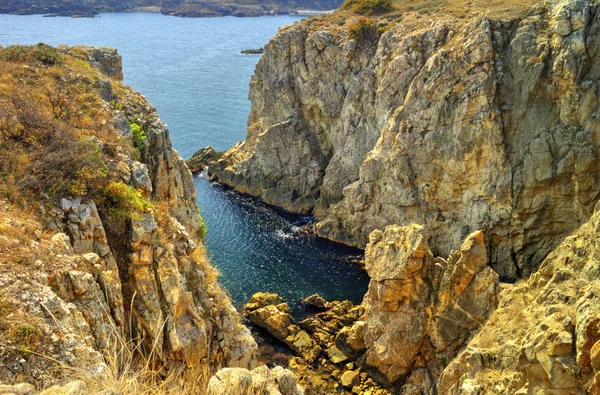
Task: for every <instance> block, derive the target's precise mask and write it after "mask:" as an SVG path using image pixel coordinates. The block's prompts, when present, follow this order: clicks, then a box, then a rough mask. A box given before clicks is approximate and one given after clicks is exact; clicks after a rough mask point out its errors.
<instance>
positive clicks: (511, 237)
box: [210, 0, 600, 280]
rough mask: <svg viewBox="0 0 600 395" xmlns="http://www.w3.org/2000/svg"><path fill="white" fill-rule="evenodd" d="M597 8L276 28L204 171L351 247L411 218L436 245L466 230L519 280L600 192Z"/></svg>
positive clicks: (562, 4)
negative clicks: (352, 33)
mask: <svg viewBox="0 0 600 395" xmlns="http://www.w3.org/2000/svg"><path fill="white" fill-rule="evenodd" d="M597 7H598V6H597V3H595V2H592V1H587V0H585V1H584V0H572V1H567V0H563V1H557V2H548V3H546V2H540V3H539V4H538V5H536V6H535V7H533V8H532V9H531V10H530V11H529V12H528V13H526V14H524V15H518V16H515V19H513V20H502V21H500V20H491V19H488V18H486V17H483V16H482V17H477V18H474V19H472V20H471V21H470V22H468V23H466V24H459V23H458V22H455V23H452V22H445V21H439V22H436V21H435V20H434V22H433V24H432V26H430V27H427V28H422V29H416V30H414V31H412V30H409V28H408V27H405V26H404V24H403V23H402V22H400V23H398V25H397V26H396V27H394V28H392V29H391V30H390V31H388V32H386V33H385V34H383V36H382V37H381V38H380V39H379V41H378V43H377V44H376V45H375V44H373V43H370V42H365V41H364V40H348V39H347V38H344V36H343V35H340V34H333V33H329V32H327V31H325V30H321V31H315V29H314V28H312V27H311V26H312V25H310V24H309V23H308V22H307V23H301V24H295V25H293V26H289V27H286V28H283V29H281V30H280V32H279V33H278V34H277V35H276V36H275V37H274V38H273V39H272V40H271V41H270V42H269V43H268V44H267V46H266V47H265V53H264V55H263V57H262V58H261V60H260V62H259V64H258V66H257V68H256V72H255V74H254V76H253V77H252V81H251V84H250V94H249V97H250V99H251V102H252V109H251V113H250V116H249V119H248V125H249V126H248V134H247V137H246V141H245V142H243V143H241V144H238V145H236V146H234V147H233V148H232V149H230V150H229V151H228V152H227V153H225V154H224V156H223V157H222V158H221V159H220V161H218V163H216V164H214V165H211V166H210V171H212V172H213V173H214V174H215V176H216V177H217V178H218V179H219V180H220V181H221V182H223V183H225V184H229V185H232V186H234V187H235V188H237V189H238V190H240V191H244V192H247V193H251V194H254V195H258V196H261V197H262V198H263V199H264V200H265V201H267V202H269V203H274V204H276V205H279V206H283V207H285V208H287V209H289V210H292V211H297V212H312V213H314V214H315V215H316V216H317V218H318V219H319V220H320V221H319V222H318V223H317V226H316V229H317V231H318V233H319V234H320V235H322V236H325V237H328V238H331V239H335V240H338V241H342V242H345V243H349V244H353V245H357V246H359V247H365V246H366V244H367V242H368V235H369V234H370V233H371V232H372V231H373V230H375V229H379V230H383V229H384V228H385V227H386V226H387V225H391V224H399V225H408V224H410V223H418V224H422V225H424V226H426V227H427V229H428V233H429V246H430V248H431V249H432V251H433V252H434V253H435V254H436V255H443V256H447V255H448V254H449V253H450V250H451V248H453V246H456V245H459V243H460V242H461V241H462V240H463V239H464V238H465V237H466V236H467V235H468V234H470V233H471V232H473V231H475V230H478V229H481V230H484V231H485V235H486V239H485V244H486V247H487V252H488V256H489V258H490V262H491V265H492V267H493V268H494V269H495V270H496V271H497V272H498V273H499V274H500V276H501V277H502V278H504V279H512V280H514V279H516V278H517V277H519V276H527V275H528V274H530V273H532V272H533V271H535V269H536V268H537V266H538V265H539V263H540V262H541V261H542V260H543V259H544V257H545V256H546V255H547V254H548V253H549V252H550V251H552V249H553V248H555V247H556V245H557V243H558V241H559V240H560V239H561V238H563V237H565V236H566V235H567V234H569V233H570V232H572V231H573V230H574V229H576V228H577V227H578V226H580V225H581V224H582V223H583V222H585V220H586V219H587V218H588V217H589V215H590V213H591V211H592V209H593V207H594V204H595V202H596V200H597V197H598V192H599V191H600V184H599V180H598V175H599V174H600V173H599V168H598V166H599V163H600V162H599V161H598V160H597V159H598V150H597V147H598V145H599V144H600V143H599V142H598V141H597V133H598V122H597V121H596V118H597V114H596V109H597V108H596V107H597V103H598V78H599V74H598V72H599V71H598V66H597V65H598V64H600V62H599V61H598V56H599V53H598V45H599V44H598V43H599V41H598V39H597V38H598V34H599V31H598V29H599V24H598V18H599V15H598V13H597Z"/></svg>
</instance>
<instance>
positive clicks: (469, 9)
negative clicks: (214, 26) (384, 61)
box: [303, 0, 539, 36]
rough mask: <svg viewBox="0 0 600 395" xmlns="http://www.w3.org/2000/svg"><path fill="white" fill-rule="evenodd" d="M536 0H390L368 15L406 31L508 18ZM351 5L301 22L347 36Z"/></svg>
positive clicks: (354, 16) (353, 15) (353, 17)
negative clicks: (387, 5) (480, 17)
mask: <svg viewBox="0 0 600 395" xmlns="http://www.w3.org/2000/svg"><path fill="white" fill-rule="evenodd" d="M348 1H351V2H356V1H358V0H348ZM538 2H539V0H524V1H515V0H507V1H505V0H489V1H485V0H470V1H463V0H408V1H406V0H392V6H391V8H389V10H387V11H385V12H377V13H373V14H372V15H371V17H372V19H373V20H374V21H375V22H376V23H377V24H378V25H379V27H380V28H384V29H387V28H389V27H391V26H395V25H401V26H402V27H404V28H405V30H406V31H407V32H415V31H419V30H421V29H424V28H428V27H430V26H431V24H432V23H434V22H443V23H446V24H448V25H450V26H460V25H462V24H464V23H465V22H467V21H468V20H470V19H472V18H474V17H476V16H478V15H485V16H486V17H488V18H490V19H497V20H512V19H516V18H520V17H522V16H523V15H525V14H526V12H527V11H528V10H530V9H531V7H532V6H533V5H534V4H536V3H538ZM353 8H354V7H352V6H348V7H342V8H341V9H340V10H338V11H336V12H334V13H333V14H329V15H322V16H318V17H314V18H309V19H307V20H305V21H304V22H303V23H305V24H306V26H308V27H309V29H310V30H311V31H315V30H327V31H329V32H330V33H332V34H334V35H342V36H347V34H348V33H347V32H348V29H349V27H350V25H351V24H353V23H355V21H356V20H357V19H358V18H359V17H360V13H358V12H356V11H355V10H353ZM362 14H363V15H364V13H362Z"/></svg>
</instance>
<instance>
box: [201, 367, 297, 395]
mask: <svg viewBox="0 0 600 395" xmlns="http://www.w3.org/2000/svg"><path fill="white" fill-rule="evenodd" d="M230 394H239V395H254V394H256V395H304V390H303V389H302V387H301V386H299V385H298V384H297V383H296V377H295V376H294V373H292V372H291V371H289V370H287V369H284V368H282V367H281V366H277V367H275V368H273V369H269V368H267V367H266V366H261V367H258V368H256V369H254V370H247V369H242V368H225V369H221V370H219V371H218V372H217V373H216V374H215V375H214V376H213V377H212V378H211V379H210V382H209V384H208V395H230Z"/></svg>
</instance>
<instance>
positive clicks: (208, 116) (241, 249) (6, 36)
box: [0, 13, 368, 306]
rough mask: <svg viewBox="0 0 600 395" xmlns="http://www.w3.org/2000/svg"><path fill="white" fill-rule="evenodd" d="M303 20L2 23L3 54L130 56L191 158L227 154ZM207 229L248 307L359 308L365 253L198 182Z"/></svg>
mask: <svg viewBox="0 0 600 395" xmlns="http://www.w3.org/2000/svg"><path fill="white" fill-rule="evenodd" d="M302 18H303V17H300V16H289V15H286V16H265V17H259V18H235V17H220V18H199V19H189V18H177V17H172V16H165V15H161V14H156V13H114V14H100V15H99V16H98V17H96V18H91V19H88V18H85V19H73V18H46V17H43V16H40V15H34V16H13V15H0V45H3V46H6V45H10V44H36V43H38V42H44V43H47V44H50V45H60V44H67V45H93V46H110V47H115V48H117V49H118V50H119V53H120V54H121V55H122V56H123V72H124V75H125V81H124V82H125V83H126V84H128V85H131V86H132V87H133V88H134V89H135V90H137V91H139V92H141V93H142V94H143V95H145V96H146V98H147V99H148V101H149V102H151V103H152V104H153V105H154V106H155V107H156V108H157V110H158V113H159V115H160V116H161V119H162V120H163V121H164V122H165V123H166V124H167V125H168V126H169V130H170V133H171V139H172V141H173V146H174V147H175V148H176V149H177V150H178V151H179V153H180V154H181V156H182V157H184V158H188V157H190V156H191V155H192V154H193V153H194V152H195V151H196V150H197V149H199V148H202V147H205V146H207V145H211V146H212V147H213V148H215V149H216V150H226V149H228V148H229V147H231V146H232V145H234V144H235V143H236V142H238V141H241V140H243V139H244V137H245V135H246V120H247V117H248V113H249V110H250V102H249V101H248V98H247V96H248V84H249V82H250V77H251V75H252V73H253V71H254V67H255V65H256V62H258V60H259V55H243V54H241V53H240V51H242V50H244V49H248V48H259V47H263V46H264V45H265V44H266V43H267V41H268V40H269V38H270V37H272V36H273V35H275V33H276V32H277V30H278V28H279V27H281V26H283V25H286V24H290V23H295V22H297V21H299V20H301V19H302ZM195 182H196V189H197V192H198V204H199V206H200V209H201V211H202V215H203V217H204V218H205V221H206V222H207V223H208V235H207V237H206V243H207V248H208V251H209V254H210V255H211V257H212V263H213V265H215V266H216V267H218V268H219V270H220V272H221V277H220V281H221V283H222V284H223V285H224V286H225V288H227V290H228V291H229V293H230V294H231V296H232V298H233V300H234V303H235V304H236V305H238V306H239V305H241V304H243V303H244V302H246V301H247V300H248V298H249V297H250V296H251V295H252V294H253V293H254V292H258V291H263V292H275V293H279V294H280V295H282V296H283V297H284V298H285V299H286V300H287V301H288V302H289V303H291V304H292V305H293V304H294V303H295V302H296V301H297V300H298V299H299V298H301V297H305V296H308V295H310V294H313V293H319V294H321V295H322V296H323V297H325V298H326V299H335V300H343V299H348V300H351V301H352V302H355V303H359V302H360V301H361V300H362V297H363V296H364V294H365V292H366V290H367V285H368V277H367V275H366V273H365V272H364V271H363V270H362V269H360V268H359V267H357V266H356V265H355V264H352V263H348V262H347V257H348V256H350V255H356V254H358V253H359V252H358V251H356V250H353V249H350V248H347V247H344V246H341V245H338V244H335V243H330V242H328V241H325V240H321V239H316V238H312V237H309V236H307V235H304V234H302V232H300V231H299V230H300V227H301V225H302V224H304V223H305V222H306V221H308V220H310V218H306V217H298V216H296V215H292V214H289V213H285V212H283V211H281V210H276V209H274V208H272V207H270V206H267V205H265V204H263V203H261V202H260V201H258V200H257V199H254V198H250V197H247V196H243V195H240V194H237V193H235V192H233V191H231V190H229V189H227V188H223V187H221V186H220V185H216V184H213V183H210V182H209V181H208V179H207V178H206V177H204V176H202V175H199V176H197V177H196V179H195Z"/></svg>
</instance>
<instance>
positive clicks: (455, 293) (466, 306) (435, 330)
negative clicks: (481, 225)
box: [355, 225, 498, 385]
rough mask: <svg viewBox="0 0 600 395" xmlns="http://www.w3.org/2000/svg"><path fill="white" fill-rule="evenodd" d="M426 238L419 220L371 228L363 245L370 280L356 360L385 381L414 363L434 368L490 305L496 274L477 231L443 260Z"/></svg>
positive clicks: (455, 349) (462, 340) (492, 304)
mask: <svg viewBox="0 0 600 395" xmlns="http://www.w3.org/2000/svg"><path fill="white" fill-rule="evenodd" d="M427 240H428V234H427V232H426V231H425V229H424V228H423V227H421V226H418V225H410V226H406V227H399V226H389V227H387V228H386V230H385V232H381V231H374V232H373V233H372V234H371V237H370V243H369V245H368V246H367V250H366V253H365V261H366V268H367V271H368V272H369V276H370V277H371V282H370V283H369V290H368V292H367V295H365V299H364V302H363V303H364V307H365V314H364V316H363V317H362V318H361V320H362V321H364V335H363V337H364V346H365V347H366V351H365V353H364V354H363V355H362V356H361V357H360V359H359V360H358V362H359V365H360V366H362V367H363V368H364V369H366V370H367V371H368V372H370V373H371V374H372V375H373V377H374V378H376V379H377V380H378V381H379V382H381V383H383V384H386V385H394V384H395V383H398V382H399V381H400V380H401V379H403V378H405V377H406V376H407V375H410V374H412V372H414V371H416V368H419V367H423V368H426V370H427V371H428V372H429V373H428V374H433V375H436V374H438V373H439V372H440V371H441V369H442V368H443V366H444V363H445V361H447V360H450V359H451V358H453V357H454V356H455V355H456V354H457V353H458V351H459V350H460V348H461V347H462V346H463V345H464V343H465V342H466V341H467V340H468V339H469V337H470V336H472V333H473V331H474V330H475V329H477V328H478V327H479V326H480V325H481V323H482V322H483V321H485V319H486V317H487V316H488V315H489V314H490V313H491V312H492V311H493V310H494V308H495V305H496V294H497V286H498V276H497V275H496V274H495V273H494V271H493V270H492V269H491V268H490V267H488V266H487V262H488V260H487V252H486V249H485V244H484V241H483V233H482V232H474V233H472V234H471V235H470V236H469V237H467V239H466V240H465V242H464V243H463V245H462V246H461V248H460V250H458V251H452V253H451V254H450V257H449V258H448V259H447V260H443V259H439V258H438V259H434V257H433V254H432V253H431V251H430V249H429V245H428V242H427ZM358 329H359V328H355V330H358ZM409 379H410V378H409Z"/></svg>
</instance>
